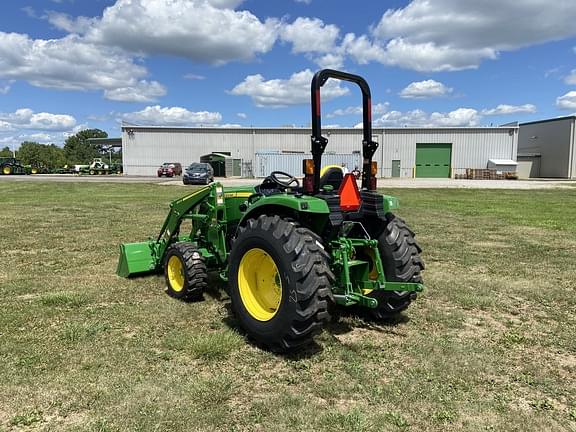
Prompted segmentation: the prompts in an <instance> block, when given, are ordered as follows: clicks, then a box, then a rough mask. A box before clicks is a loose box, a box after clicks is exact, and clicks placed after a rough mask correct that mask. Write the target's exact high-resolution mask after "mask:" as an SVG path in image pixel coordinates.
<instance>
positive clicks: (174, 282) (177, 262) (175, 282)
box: [168, 255, 184, 292]
mask: <svg viewBox="0 0 576 432" xmlns="http://www.w3.org/2000/svg"><path fill="white" fill-rule="evenodd" d="M168 283H170V288H172V289H173V290H174V291H176V292H180V291H182V290H183V289H184V266H183V265H182V260H181V259H180V258H179V257H177V256H176V255H172V256H171V257H170V258H169V259H168Z"/></svg>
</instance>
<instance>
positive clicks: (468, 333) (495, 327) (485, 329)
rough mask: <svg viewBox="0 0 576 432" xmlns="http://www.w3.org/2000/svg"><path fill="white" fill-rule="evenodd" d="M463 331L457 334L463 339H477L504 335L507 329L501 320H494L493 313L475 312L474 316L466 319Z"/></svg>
mask: <svg viewBox="0 0 576 432" xmlns="http://www.w3.org/2000/svg"><path fill="white" fill-rule="evenodd" d="M463 326H464V329H463V330H460V331H459V333H460V334H461V335H462V336H464V337H472V338H478V337H479V336H480V337H482V336H488V335H490V334H494V333H498V334H501V333H505V332H506V331H507V330H508V328H507V327H506V325H504V323H503V322H502V320H501V319H499V318H496V317H495V316H494V314H493V313H489V312H486V311H481V310H477V311H474V315H469V316H467V317H466V319H465V320H464V323H463Z"/></svg>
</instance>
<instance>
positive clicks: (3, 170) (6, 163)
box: [0, 157, 26, 175]
mask: <svg viewBox="0 0 576 432" xmlns="http://www.w3.org/2000/svg"><path fill="white" fill-rule="evenodd" d="M13 174H26V167H25V166H24V165H22V162H20V160H19V159H16V158H13V157H0V175H13Z"/></svg>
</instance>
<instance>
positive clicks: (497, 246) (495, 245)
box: [470, 241, 513, 249]
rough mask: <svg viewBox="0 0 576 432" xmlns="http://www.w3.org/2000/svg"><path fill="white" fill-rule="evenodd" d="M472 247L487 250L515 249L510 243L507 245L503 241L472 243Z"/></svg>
mask: <svg viewBox="0 0 576 432" xmlns="http://www.w3.org/2000/svg"><path fill="white" fill-rule="evenodd" d="M470 245H471V246H473V247H481V248H487V249H492V248H494V249H509V248H511V247H513V246H512V245H511V244H510V243H505V242H502V241H477V242H471V243H470Z"/></svg>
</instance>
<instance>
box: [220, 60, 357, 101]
mask: <svg viewBox="0 0 576 432" xmlns="http://www.w3.org/2000/svg"><path fill="white" fill-rule="evenodd" d="M312 76H313V73H312V71H311V70H310V69H305V70H303V71H301V72H296V73H294V74H292V75H291V76H290V78H289V79H287V80H285V79H272V80H268V81H265V80H264V77H263V76H262V75H260V74H256V75H248V76H247V77H246V78H245V79H244V81H242V82H241V83H240V84H238V85H236V87H234V88H233V89H232V90H230V93H231V94H233V95H237V96H250V97H251V98H252V100H253V101H254V103H255V104H256V106H259V107H265V106H266V107H283V106H287V105H296V104H304V103H309V102H310V82H311V80H312ZM348 91H349V90H348V89H347V88H345V87H340V81H337V80H328V81H327V82H326V84H325V85H324V87H322V99H323V100H330V99H334V98H337V97H340V96H343V95H345V94H347V93H348Z"/></svg>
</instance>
